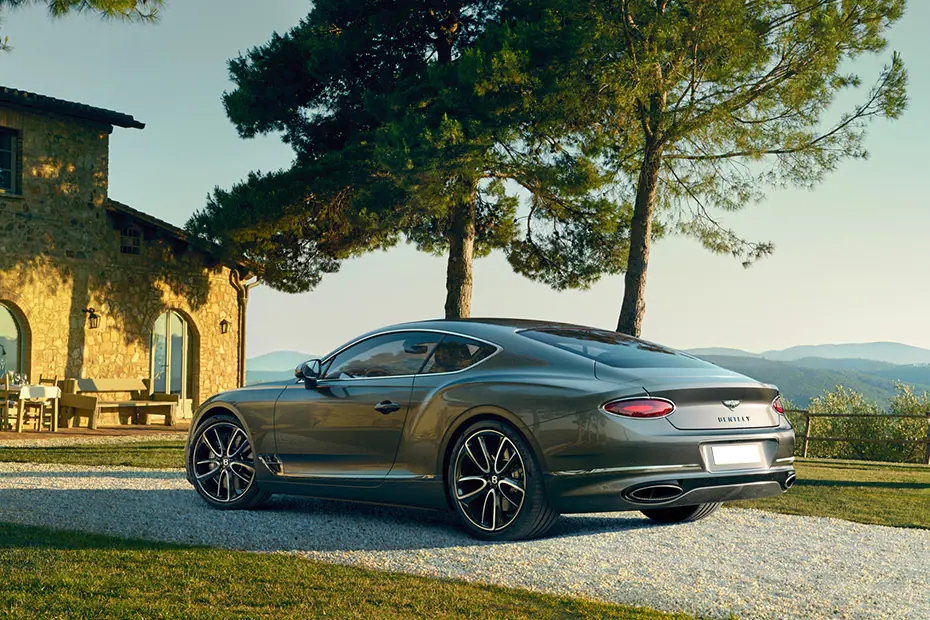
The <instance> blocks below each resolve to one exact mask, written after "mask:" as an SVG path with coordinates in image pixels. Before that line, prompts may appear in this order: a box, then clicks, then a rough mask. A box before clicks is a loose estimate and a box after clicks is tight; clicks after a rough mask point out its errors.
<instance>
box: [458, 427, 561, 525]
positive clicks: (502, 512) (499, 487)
mask: <svg viewBox="0 0 930 620" xmlns="http://www.w3.org/2000/svg"><path fill="white" fill-rule="evenodd" d="M482 443H483V444H484V447H483V448H482ZM486 455H487V456H486ZM520 489H522V495H521V492H520ZM446 490H447V492H448V494H449V503H450V504H451V506H452V510H453V512H455V514H456V515H457V516H458V517H459V520H460V521H461V522H462V525H463V527H464V528H465V530H466V531H467V532H468V533H469V534H471V535H472V536H473V537H475V538H480V539H482V540H494V541H503V540H523V539H527V538H535V537H537V536H542V535H543V534H545V533H546V531H547V530H549V528H550V527H552V524H553V523H554V522H555V519H556V517H558V516H559V515H558V513H557V512H555V511H554V510H552V507H551V506H550V505H549V502H548V500H547V499H546V490H545V487H544V485H543V476H542V469H541V468H540V466H539V463H538V462H537V460H536V456H535V455H534V454H533V450H532V449H531V448H530V446H529V444H528V443H527V441H526V440H525V439H524V438H523V437H522V436H521V435H520V433H518V432H517V431H516V429H514V428H513V427H512V426H511V425H510V424H507V423H505V422H501V421H498V420H482V421H480V422H476V423H474V424H472V425H470V426H468V427H467V428H466V429H465V432H463V433H462V434H461V435H460V436H459V438H458V440H457V441H456V442H455V444H454V445H453V447H452V452H451V456H450V458H449V464H448V466H447V467H446ZM521 498H522V501H521Z"/></svg>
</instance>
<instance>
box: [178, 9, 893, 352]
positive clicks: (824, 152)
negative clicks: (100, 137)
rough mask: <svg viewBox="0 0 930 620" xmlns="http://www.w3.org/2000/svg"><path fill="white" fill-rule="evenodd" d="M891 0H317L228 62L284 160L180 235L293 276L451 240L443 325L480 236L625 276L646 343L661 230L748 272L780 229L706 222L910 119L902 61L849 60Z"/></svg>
mask: <svg viewBox="0 0 930 620" xmlns="http://www.w3.org/2000/svg"><path fill="white" fill-rule="evenodd" d="M904 8H905V2H904V0H860V1H858V2H850V1H848V0H753V1H752V2H746V1H745V0H585V1H584V2H578V1H576V0H429V1H426V2H409V1H407V2H389V1H388V0H366V1H364V2H357V3H345V2H339V1H337V0H321V1H320V2H317V3H316V4H315V5H314V6H313V9H312V11H311V12H310V14H309V15H308V16H307V17H306V18H305V19H304V20H302V21H301V22H300V24H299V25H297V26H296V27H295V28H293V29H292V30H290V31H289V32H287V33H286V34H284V35H277V34H276V35H274V36H273V37H272V39H271V40H270V41H269V42H268V43H267V44H265V45H263V46H260V47H258V48H255V49H253V50H250V51H249V52H248V53H247V54H245V55H243V56H240V57H239V58H236V59H233V60H232V61H231V62H230V75H231V77H232V80H233V82H234V83H235V85H236V87H235V89H234V90H232V91H230V92H228V93H226V94H225V95H224V103H225V105H226V110H227V114H228V116H229V118H230V119H231V120H232V121H233V123H234V124H235V125H236V127H237V129H238V131H239V133H240V135H242V136H243V137H251V136H255V135H257V134H260V133H270V132H278V133H280V134H281V135H282V138H283V139H284V140H285V142H287V143H288V144H290V145H291V146H292V147H293V149H294V152H295V159H294V163H293V165H292V167H290V168H289V169H286V170H280V171H276V172H271V173H254V174H253V175H251V176H250V177H249V178H248V179H246V180H245V181H243V182H242V183H239V184H237V185H236V186H234V187H233V188H231V189H230V190H223V189H220V188H217V189H216V191H215V192H214V193H213V194H212V195H211V196H210V197H209V199H208V203H207V205H206V207H205V208H204V209H203V210H201V211H199V212H198V213H196V214H195V216H194V217H193V218H192V219H191V221H190V222H189V223H188V228H189V229H190V230H191V231H192V232H194V233H195V234H197V235H200V236H202V237H205V238H207V239H209V240H211V241H214V242H216V243H219V244H220V245H222V246H223V247H225V248H227V249H228V250H229V251H230V252H236V253H238V254H241V255H243V256H245V257H246V258H248V259H249V260H251V261H252V262H253V263H254V264H255V265H256V266H257V269H258V270H259V271H260V272H261V273H262V275H263V277H264V279H265V280H266V282H268V283H269V284H270V285H272V286H274V287H277V288H280V289H282V290H286V291H305V290H309V289H310V288H312V287H313V286H315V285H316V284H317V283H318V282H319V280H320V278H321V277H322V276H323V275H324V274H326V273H330V272H332V271H335V270H336V269H337V268H338V265H339V261H341V260H342V259H345V258H347V257H350V256H354V255H357V254H359V253H363V252H367V251H370V250H372V249H375V248H385V247H390V246H392V245H394V244H396V243H398V242H400V241H401V240H407V241H410V242H413V243H415V244H416V245H417V247H418V248H419V249H421V250H424V251H428V252H434V253H448V271H447V283H446V284H447V299H446V316H448V317H459V316H467V315H468V313H469V306H470V298H471V287H472V275H471V264H472V260H473V258H474V257H476V256H483V255H485V254H487V253H488V252H490V251H491V250H493V249H500V250H502V251H504V252H505V253H506V255H507V258H508V260H509V262H510V264H511V265H512V266H513V268H514V269H515V270H516V271H517V272H518V273H521V274H523V275H525V276H527V277H530V278H533V279H536V280H540V281H543V282H546V283H547V284H549V285H551V286H553V287H555V288H557V289H561V288H566V287H585V286H588V285H590V284H591V283H592V282H594V281H596V280H597V279H598V278H600V277H602V275H604V274H616V273H620V272H625V290H624V300H623V305H622V308H621V311H620V316H619V319H618V324H617V329H618V331H622V332H625V333H629V334H632V335H637V336H638V335H639V334H640V331H641V328H642V319H643V315H644V312H645V287H646V273H647V266H648V259H649V252H650V248H651V244H652V240H653V239H654V238H655V237H656V236H657V235H661V234H664V233H667V232H671V233H679V234H684V235H688V236H691V237H694V238H696V239H697V240H698V241H699V242H700V243H702V244H703V245H704V247H706V248H707V249H709V250H711V251H713V252H717V253H723V254H731V255H733V256H735V257H737V258H739V259H740V260H741V261H742V262H743V263H744V264H745V265H749V264H751V263H752V262H753V261H755V260H757V259H759V258H761V257H763V256H765V255H767V254H770V253H771V252H772V251H773V249H774V245H773V244H772V243H771V242H768V241H753V240H747V239H744V238H742V237H741V236H740V235H739V234H738V233H737V232H735V231H733V230H730V229H729V228H727V227H726V225H725V224H724V223H723V222H722V221H721V217H720V215H721V214H725V213H726V212H728V211H734V210H737V209H741V208H743V207H744V206H746V205H748V204H750V203H752V202H755V201H758V200H760V199H762V198H763V197H764V195H765V193H766V190H767V189H770V188H780V187H784V186H789V185H793V186H801V187H812V186H814V185H815V184H817V183H819V182H820V181H821V180H822V179H823V178H824V177H825V176H826V175H827V174H828V173H829V172H830V171H832V170H834V169H835V168H836V166H837V165H839V163H840V162H841V161H843V160H844V159H847V158H861V157H865V156H866V155H867V151H866V149H865V148H864V138H865V130H866V127H867V126H868V124H869V122H870V121H871V120H873V119H875V118H879V117H885V118H892V119H893V118H896V117H898V116H899V115H900V114H901V113H902V112H903V110H904V108H905V106H906V93H905V87H906V72H905V70H904V66H903V63H902V61H901V59H900V58H899V57H898V56H897V55H896V54H892V55H891V57H890V59H889V61H888V64H887V66H886V67H885V68H884V70H882V71H881V72H880V74H879V75H877V76H875V78H874V81H873V83H872V86H871V88H869V89H864V88H862V84H863V80H862V78H861V76H860V75H858V74H857V73H856V72H855V71H854V68H855V61H856V60H857V59H859V58H860V57H861V56H863V55H874V54H878V53H880V52H882V51H883V50H884V49H885V47H886V40H885V35H886V33H887V31H888V28H889V27H890V26H891V25H892V24H893V23H894V22H895V21H897V20H898V19H900V18H901V16H902V15H903V12H904ZM862 90H867V92H865V93H864V94H862V95H861V100H860V101H859V103H858V104H856V105H853V106H851V107H850V109H848V110H846V111H845V112H843V111H837V109H836V107H837V106H836V103H837V101H838V99H839V96H840V94H841V93H844V91H852V92H853V93H861V91H862ZM844 100H845V98H844Z"/></svg>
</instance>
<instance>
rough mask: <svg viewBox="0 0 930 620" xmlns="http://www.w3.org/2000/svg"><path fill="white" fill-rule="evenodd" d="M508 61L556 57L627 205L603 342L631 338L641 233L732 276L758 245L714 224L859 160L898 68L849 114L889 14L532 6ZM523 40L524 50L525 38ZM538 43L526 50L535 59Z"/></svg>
mask: <svg viewBox="0 0 930 620" xmlns="http://www.w3.org/2000/svg"><path fill="white" fill-rule="evenodd" d="M534 5H535V6H536V7H537V10H538V12H539V13H538V15H539V17H537V19H535V20H534V23H535V24H543V25H544V28H545V36H539V33H538V30H539V26H538V25H536V26H534V27H528V26H526V25H523V26H522V31H525V32H521V28H515V29H514V30H513V33H514V36H515V37H516V38H517V39H518V41H519V42H518V43H517V44H516V45H528V46H530V48H531V49H533V48H534V46H535V52H536V53H551V50H552V49H553V48H557V49H560V50H561V55H560V56H559V66H558V67H557V69H556V71H557V73H558V75H559V76H560V79H561V80H563V85H564V86H565V87H567V88H568V89H569V90H570V91H571V92H577V91H580V90H583V89H587V90H588V91H589V92H590V93H593V94H592V96H589V97H585V98H584V101H586V102H588V103H589V104H590V105H588V106H586V107H583V108H580V109H578V110H576V113H578V114H579V115H580V116H581V117H582V118H584V119H586V122H585V123H583V124H584V126H586V127H588V128H590V134H591V135H590V136H589V138H588V141H589V143H590V144H592V145H596V147H597V148H599V149H601V154H602V156H603V158H604V160H603V161H604V162H605V165H606V167H607V168H609V169H610V170H611V171H612V172H613V175H614V178H613V185H614V187H615V188H616V190H617V191H618V192H619V193H620V195H621V196H623V195H625V196H627V200H628V201H629V202H630V203H632V204H633V205H634V208H633V214H632V220H631V224H630V225H631V228H630V251H629V260H628V263H627V264H626V265H624V267H625V271H626V276H625V291H624V300H623V306H622V308H621V312H620V316H619V320H618V325H617V329H618V331H622V332H625V333H629V334H632V335H636V336H638V335H639V334H640V330H641V326H642V318H643V314H644V312H645V301H644V295H645V286H646V269H647V264H648V259H649V250H650V245H651V240H652V237H653V235H654V226H656V225H661V226H662V227H663V228H664V229H665V230H668V231H672V232H678V233H682V234H685V235H688V236H691V237H694V238H696V239H697V240H698V241H700V242H701V243H702V244H703V245H704V247H705V248H707V249H709V250H711V251H713V252H717V253H722V254H732V255H733V256H735V257H738V258H739V259H740V260H741V261H743V263H744V264H745V265H749V264H750V263H752V262H753V261H754V260H756V259H758V258H760V257H762V256H765V255H767V254H769V253H771V252H772V251H773V249H774V246H773V244H772V243H770V242H764V241H761V242H760V241H750V240H746V239H744V238H742V237H741V236H740V235H739V234H738V233H736V232H734V231H732V230H730V229H728V228H727V227H726V226H725V225H723V224H722V223H721V222H720V220H719V215H718V214H719V213H725V212H728V211H734V210H737V209H740V208H742V207H744V206H745V205H747V204H749V203H752V202H755V201H758V200H760V199H762V198H763V197H764V195H765V190H766V189H767V188H772V187H774V188H779V187H784V186H788V185H793V186H800V187H812V186H814V185H815V184H817V183H818V182H820V181H821V180H822V179H823V178H824V177H825V175H826V174H827V173H829V172H831V171H832V170H834V169H835V168H836V166H837V165H838V164H839V163H840V162H841V161H842V160H844V159H847V158H862V157H866V156H867V151H866V149H865V147H864V137H865V129H866V126H867V125H868V123H869V121H871V120H872V119H874V118H878V117H885V118H890V119H893V118H897V117H898V116H899V115H900V114H901V113H902V112H903V110H904V108H905V106H906V102H907V99H906V93H905V86H906V72H905V70H904V65H903V63H902V61H901V59H900V58H899V57H898V55H897V54H892V55H891V57H890V59H889V62H888V64H887V65H886V66H885V68H884V69H883V70H882V71H881V72H880V74H879V75H878V76H876V78H875V80H874V83H873V85H872V86H871V88H869V89H868V91H867V92H866V93H865V94H864V95H863V96H862V98H861V100H860V102H859V103H858V104H856V105H853V106H851V108H850V109H848V110H846V111H845V112H842V111H840V112H837V110H836V102H837V100H838V96H839V95H840V94H841V93H842V92H843V91H847V90H855V89H858V88H859V87H860V86H861V85H862V82H863V80H862V78H861V77H860V76H859V75H858V74H857V73H856V72H855V70H854V69H855V65H854V61H856V60H857V59H858V58H859V57H861V56H863V55H867V54H877V53H879V52H881V51H883V50H884V49H885V47H886V39H885V34H886V33H887V31H888V28H889V27H890V26H891V25H892V24H893V23H894V22H895V21H897V20H898V19H900V18H901V16H902V15H903V13H904V8H905V2H904V0H860V1H857V2H850V1H846V0H755V1H752V2H746V1H745V0H588V1H586V2H572V1H570V0H539V2H536V3H534ZM526 32H529V33H531V35H532V36H531V37H528V36H527V35H526V34H525V33H526ZM534 42H541V43H534Z"/></svg>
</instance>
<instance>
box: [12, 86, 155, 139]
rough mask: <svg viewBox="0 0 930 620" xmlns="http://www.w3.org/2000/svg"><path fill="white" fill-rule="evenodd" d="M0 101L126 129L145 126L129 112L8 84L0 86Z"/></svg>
mask: <svg viewBox="0 0 930 620" xmlns="http://www.w3.org/2000/svg"><path fill="white" fill-rule="evenodd" d="M0 103H6V104H8V105H12V106H17V107H20V108H27V109H30V110H39V111H41V112H51V113H54V114H61V115H63V116H72V117H75V118H82V119H86V120H90V121H95V122H98V123H103V124H106V125H112V126H115V127H125V128H127V129H144V128H145V123H141V122H139V121H137V120H136V119H135V118H133V117H132V116H131V115H129V114H124V113H122V112H115V111H113V110H107V109H105V108H97V107H94V106H91V105H87V104H85V103H77V102H74V101H66V100H64V99H57V98H55V97H49V96H47V95H40V94H38V93H31V92H29V91H25V90H18V89H15V88H10V87H8V86H0Z"/></svg>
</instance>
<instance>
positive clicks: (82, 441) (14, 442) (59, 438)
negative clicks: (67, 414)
mask: <svg viewBox="0 0 930 620" xmlns="http://www.w3.org/2000/svg"><path fill="white" fill-rule="evenodd" d="M186 439H187V431H167V432H164V433H154V432H150V433H144V434H143V433H138V434H135V435H108V436H107V435H104V436H85V435H70V436H69V435H64V434H56V435H48V434H44V435H43V436H42V437H41V438H39V439H19V438H17V439H9V440H4V439H0V448H58V447H61V446H85V445H93V444H117V443H143V442H148V441H184V440H186Z"/></svg>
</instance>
